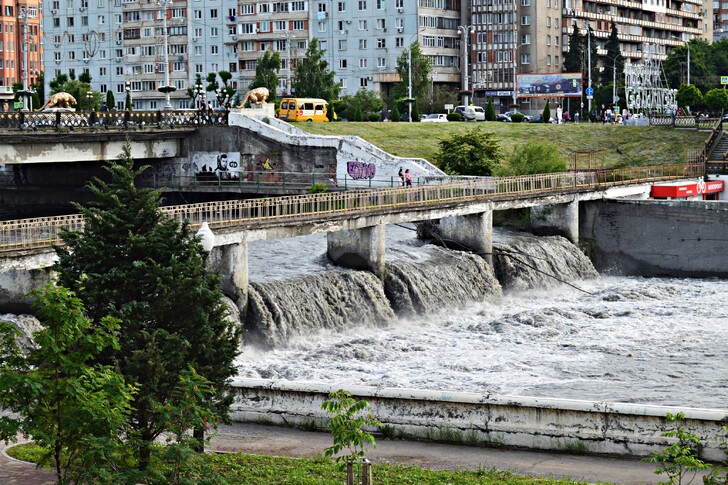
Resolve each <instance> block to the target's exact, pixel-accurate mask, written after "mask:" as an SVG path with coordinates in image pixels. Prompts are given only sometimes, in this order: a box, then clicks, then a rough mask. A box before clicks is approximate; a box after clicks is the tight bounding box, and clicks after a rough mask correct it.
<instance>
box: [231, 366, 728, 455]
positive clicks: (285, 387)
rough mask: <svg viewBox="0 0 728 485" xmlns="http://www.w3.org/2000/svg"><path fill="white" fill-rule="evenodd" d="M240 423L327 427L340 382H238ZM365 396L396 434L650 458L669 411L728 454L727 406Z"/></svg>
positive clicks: (403, 392) (365, 392)
mask: <svg viewBox="0 0 728 485" xmlns="http://www.w3.org/2000/svg"><path fill="white" fill-rule="evenodd" d="M233 389H234V392H235V403H234V404H233V406H232V408H231V414H232V419H233V420H234V421H237V422H258V423H269V424H285V425H293V426H299V427H309V428H310V427H317V428H324V427H325V425H326V421H327V416H326V413H325V412H323V411H322V410H321V403H322V402H323V401H324V400H325V399H327V396H328V394H329V392H332V391H335V390H336V388H335V387H333V386H328V385H322V384H316V383H307V382H289V381H272V380H261V379H237V380H235V381H234V382H233ZM347 390H348V391H349V392H351V393H352V394H353V395H354V396H356V397H357V398H359V399H366V400H367V401H369V403H370V404H371V409H372V412H373V414H374V415H375V416H376V418H377V419H379V420H380V421H381V422H382V423H383V424H384V425H385V426H387V427H388V429H389V431H390V432H391V434H392V435H393V436H396V437H401V438H409V439H417V440H424V441H442V442H450V443H461V444H470V445H483V446H496V447H512V448H527V449H535V450H550V451H567V452H568V451H571V452H579V453H590V454H614V455H630V456H646V455H648V454H649V453H650V452H652V451H659V450H662V449H663V448H664V447H665V446H667V445H668V444H669V440H668V439H667V438H665V437H664V436H663V433H664V432H665V431H666V429H669V428H670V427H671V426H672V425H671V424H669V423H667V421H666V415H667V413H672V414H676V413H678V412H683V413H685V417H686V419H685V420H684V421H683V422H682V423H681V424H682V426H683V427H684V429H685V430H686V431H688V432H690V433H693V434H695V435H697V436H699V437H700V438H701V439H703V444H704V447H703V449H702V451H701V453H702V455H701V456H702V457H703V458H704V459H707V460H713V461H720V460H722V459H724V458H725V455H724V453H723V450H722V449H720V444H719V442H718V440H717V438H716V437H717V435H718V434H719V433H720V432H721V426H722V425H723V424H724V422H725V420H726V419H727V418H728V409H697V408H674V407H667V406H654V405H644V404H629V403H609V402H596V401H579V400H570V399H553V398H535V397H508V396H491V395H487V394H475V393H465V392H438V391H427V390H412V389H386V388H385V389H379V388H372V387H355V388H348V389H347Z"/></svg>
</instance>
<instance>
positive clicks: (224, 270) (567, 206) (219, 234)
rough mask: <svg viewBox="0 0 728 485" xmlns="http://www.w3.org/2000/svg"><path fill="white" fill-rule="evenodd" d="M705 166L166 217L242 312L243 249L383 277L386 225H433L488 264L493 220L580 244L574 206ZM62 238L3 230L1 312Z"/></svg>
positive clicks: (316, 198) (263, 203) (293, 199)
mask: <svg viewBox="0 0 728 485" xmlns="http://www.w3.org/2000/svg"><path fill="white" fill-rule="evenodd" d="M703 170H704V167H703V166H702V165H696V166H691V165H689V166H687V167H686V166H685V165H670V166H660V167H643V168H635V169H624V170H614V171H608V172H594V171H592V172H575V173H556V174H544V175H530V176H521V177H504V178H476V179H470V180H464V181H461V182H459V183H448V184H438V185H423V186H420V187H408V188H390V189H374V190H368V191H348V192H335V193H323V194H309V195H300V196H286V197H278V198H267V199H252V200H233V201H222V202H210V203H203V204H189V205H183V206H173V207H165V208H163V210H164V211H165V212H166V213H167V214H168V215H169V216H170V217H173V218H176V219H179V220H181V221H189V222H190V223H191V224H192V225H193V227H198V226H200V225H201V224H202V223H203V222H207V223H208V225H209V227H211V228H212V230H213V231H214V248H213V250H212V252H211V255H210V258H209V261H210V263H211V264H212V265H213V266H214V267H215V268H216V269H217V270H219V272H220V273H221V274H222V276H223V290H224V292H225V293H226V294H227V295H228V296H230V297H232V298H233V299H234V300H235V301H236V302H237V304H238V306H239V307H240V308H241V309H243V308H244V307H245V306H246V304H247V288H248V264H247V243H248V242H250V241H255V240H268V239H276V238H282V237H292V236H300V235H306V234H312V233H322V232H325V233H328V255H329V257H330V258H331V259H332V261H334V262H335V263H337V264H340V265H342V266H345V267H350V268H356V269H367V270H369V271H372V272H373V273H374V274H376V275H378V276H380V277H381V276H383V274H384V248H385V244H386V242H385V236H384V234H385V231H384V227H385V226H386V225H387V224H395V223H404V222H416V221H427V220H438V221H439V226H440V231H441V233H442V235H443V237H445V238H446V239H449V240H452V241H455V242H457V243H459V244H460V245H462V246H463V247H466V248H469V249H470V250H472V251H473V252H476V253H478V254H481V255H483V256H484V257H486V258H489V257H490V255H491V252H492V216H493V211H496V210H507V209H518V208H526V207H530V208H532V210H531V214H532V226H533V227H534V228H535V230H536V231H537V233H540V234H561V235H563V236H565V237H567V238H568V239H569V240H571V241H572V242H574V243H578V242H579V234H580V229H579V228H580V221H579V219H580V213H582V212H583V211H580V203H581V202H585V201H594V200H604V199H613V198H637V199H644V198H647V197H648V195H649V191H650V187H651V183H652V182H654V181H658V180H668V179H679V178H685V177H686V176H697V175H700V174H702V173H703ZM61 228H69V229H73V230H82V228H83V220H82V218H81V216H79V215H68V216H59V217H47V218H36V219H27V220H16V221H4V222H0V307H3V306H6V307H7V306H8V305H9V306H12V305H13V304H14V303H27V302H26V301H25V300H24V299H23V296H22V295H24V294H25V293H26V292H27V291H29V290H30V289H32V288H34V287H36V286H38V285H39V284H42V283H43V282H45V281H47V280H48V278H49V275H48V274H47V269H48V268H49V267H50V266H51V265H52V263H53V259H54V254H53V251H52V249H51V245H53V244H62V241H61V240H60V239H59V237H58V234H59V230H60V229H61Z"/></svg>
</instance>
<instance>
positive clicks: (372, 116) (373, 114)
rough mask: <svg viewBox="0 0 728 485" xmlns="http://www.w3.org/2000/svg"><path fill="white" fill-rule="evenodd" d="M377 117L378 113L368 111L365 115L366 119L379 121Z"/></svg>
mask: <svg viewBox="0 0 728 485" xmlns="http://www.w3.org/2000/svg"><path fill="white" fill-rule="evenodd" d="M379 118H380V116H379V114H378V113H369V114H368V115H367V121H371V122H374V121H379Z"/></svg>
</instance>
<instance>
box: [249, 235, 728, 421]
mask: <svg viewBox="0 0 728 485" xmlns="http://www.w3.org/2000/svg"><path fill="white" fill-rule="evenodd" d="M494 245H495V246H496V249H498V250H499V252H500V253H501V254H508V255H510V256H508V257H505V258H504V257H500V258H498V257H497V258H496V264H495V266H496V270H497V271H501V272H503V273H504V274H506V275H510V276H511V277H510V278H509V277H506V278H504V277H503V275H501V277H500V279H501V281H503V282H504V284H505V286H506V287H505V288H504V289H502V288H501V285H500V284H499V283H498V282H497V281H495V278H494V277H493V276H492V272H491V271H490V269H489V267H488V266H487V265H483V264H482V262H481V260H480V259H479V258H478V257H477V256H472V255H469V254H467V253H462V252H458V251H451V250H446V249H442V248H438V247H434V246H432V245H423V243H421V242H420V241H417V240H416V239H415V237H414V232H413V231H412V230H411V228H405V227H397V226H392V227H389V228H388V230H387V272H388V274H389V275H390V276H389V277H388V281H387V283H386V284H384V285H382V284H381V283H380V282H379V281H378V280H377V279H376V278H374V277H373V276H371V275H369V274H368V273H365V272H354V271H346V270H341V269H338V268H336V267H334V266H332V265H330V264H329V263H328V262H327V260H326V257H325V251H326V238H325V235H312V236H306V237H301V238H294V239H281V240H274V241H260V242H256V243H252V244H251V245H250V255H249V258H250V260H249V265H250V279H251V282H253V283H252V285H251V287H252V289H251V307H252V308H253V309H254V311H253V312H251V313H252V314H253V317H252V318H253V319H254V320H255V322H253V323H252V324H250V323H249V325H248V326H249V329H251V331H249V332H248V335H247V340H248V343H247V344H246V345H245V347H244V349H243V353H242V354H241V356H240V357H239V359H238V363H239V373H240V376H242V377H254V378H265V379H287V380H292V381H293V380H295V381H313V382H321V383H326V384H334V385H336V386H339V387H346V386H348V385H366V386H375V387H397V388H416V389H433V390H450V391H470V392H478V393H491V394H494V395H512V396H545V397H558V398H572V399H586V400H598V401H612V402H640V403H651V404H661V405H671V406H689V407H707V408H725V407H728V345H726V342H728V310H726V305H725V303H726V297H728V281H725V280H699V279H689V280H687V279H664V278H652V279H646V278H638V277H618V276H604V275H597V274H596V272H595V271H594V270H593V268H592V267H591V266H590V264H589V263H588V261H586V260H585V258H583V257H582V255H581V253H579V252H578V251H574V248H573V246H571V245H570V244H569V243H567V242H566V241H565V240H563V239H561V238H537V237H533V236H526V235H520V234H516V233H512V232H509V231H499V230H498V229H496V233H495V234H494ZM572 253H576V254H572ZM509 260H513V261H518V262H520V263H523V265H525V266H523V265H521V266H522V268H521V270H520V271H519V270H515V269H514V268H511V267H509V264H508V261H509ZM585 261H586V263H585ZM520 263H519V264H520ZM524 268H525V269H524ZM547 274H548V275H553V276H556V277H558V278H559V280H561V281H559V280H557V279H554V278H553V277H551V276H547ZM504 280H505V281H504ZM256 298H257V299H256ZM255 301H257V304H256V303H254V302H255ZM256 308H257V309H256Z"/></svg>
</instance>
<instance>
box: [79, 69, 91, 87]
mask: <svg viewBox="0 0 728 485" xmlns="http://www.w3.org/2000/svg"><path fill="white" fill-rule="evenodd" d="M91 79H92V78H91V73H90V72H86V71H84V72H82V73H81V74H80V75H79V76H78V80H79V81H81V82H82V83H86V84H91Z"/></svg>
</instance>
